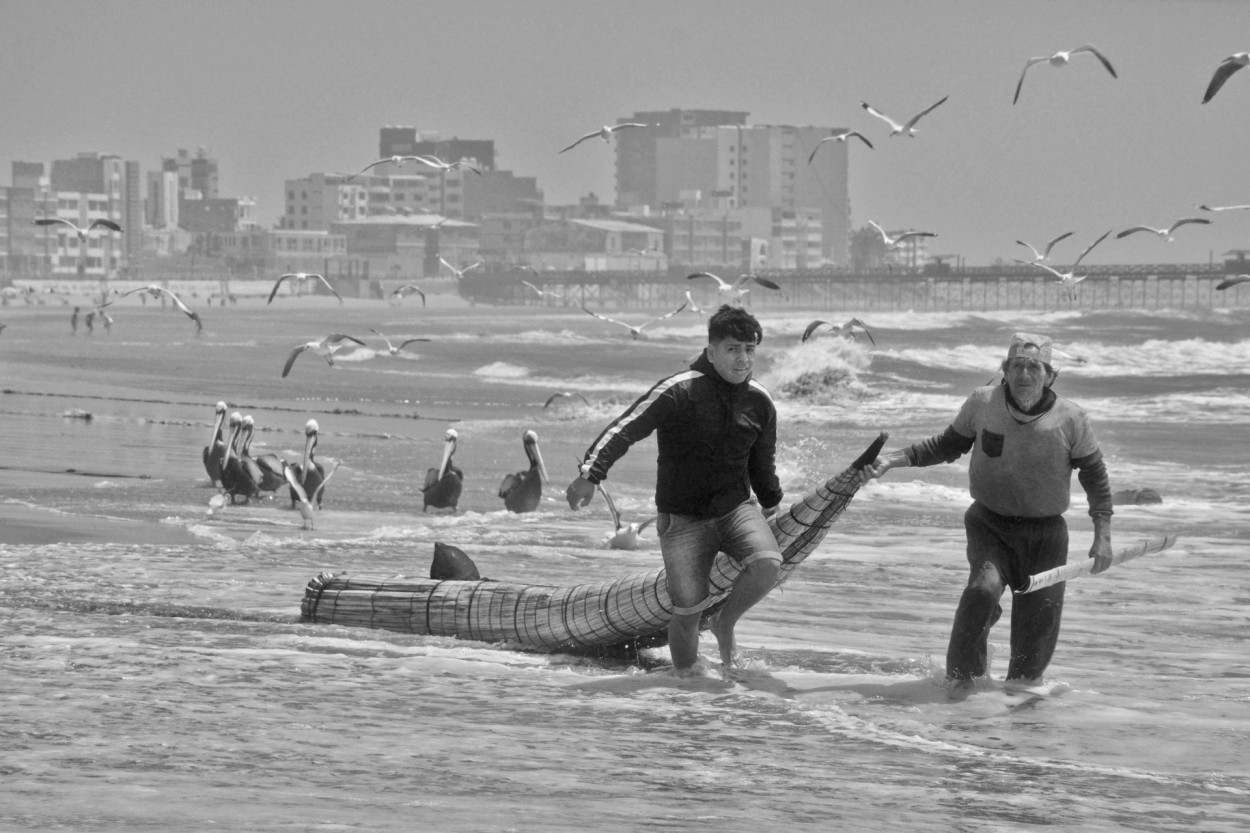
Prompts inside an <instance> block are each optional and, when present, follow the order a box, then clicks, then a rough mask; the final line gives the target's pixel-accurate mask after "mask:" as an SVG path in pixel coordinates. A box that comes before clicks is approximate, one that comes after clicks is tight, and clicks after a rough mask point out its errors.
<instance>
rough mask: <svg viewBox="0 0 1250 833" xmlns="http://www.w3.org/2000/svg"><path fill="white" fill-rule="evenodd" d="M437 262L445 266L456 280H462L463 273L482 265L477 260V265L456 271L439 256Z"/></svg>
mask: <svg viewBox="0 0 1250 833" xmlns="http://www.w3.org/2000/svg"><path fill="white" fill-rule="evenodd" d="M438 262H439V263H441V264H443V265H444V266H446V267H447V268H448V269H450V270H451V271H453V272H455V273H456V277H457V278H463V277H464V273H465V272H467V271H469V270H470V269H476V268H477V267H479V266H481V265H482V261H480V260H479V261H478V262H477V263H474V264H473V265H472V266H466V267H464V268H463V269H457V268H456V267H455V266H452V265H451V264H450V263H448V262H447V261H445V260H443V258H442V256H441V255H440V256H439V258H438Z"/></svg>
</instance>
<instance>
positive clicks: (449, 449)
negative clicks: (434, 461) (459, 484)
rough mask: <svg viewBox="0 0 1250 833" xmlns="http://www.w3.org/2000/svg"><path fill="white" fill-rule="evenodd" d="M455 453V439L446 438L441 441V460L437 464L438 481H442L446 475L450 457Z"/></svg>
mask: <svg viewBox="0 0 1250 833" xmlns="http://www.w3.org/2000/svg"><path fill="white" fill-rule="evenodd" d="M455 453H456V438H455V437H448V438H447V439H445V440H443V460H442V462H441V463H439V464H438V479H439V480H442V479H443V477H444V475H446V474H447V467H448V466H450V465H451V455H453V454H455Z"/></svg>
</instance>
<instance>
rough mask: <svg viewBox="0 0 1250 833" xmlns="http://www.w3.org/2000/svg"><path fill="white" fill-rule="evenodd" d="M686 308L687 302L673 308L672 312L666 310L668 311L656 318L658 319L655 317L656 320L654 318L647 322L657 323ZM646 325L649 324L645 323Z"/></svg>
mask: <svg viewBox="0 0 1250 833" xmlns="http://www.w3.org/2000/svg"><path fill="white" fill-rule="evenodd" d="M685 308H686V305H685V304H682V305H681V306H680V307H678V308H677V309H675V310H673V311H672V312H666V313H664V314H663V315H661V316H660V317H659V318H656V319H654V320H652V321H648V322H647V324H655V323H657V322H659V321H663V320H664V319H665V318H672V317H673V316H674V315H676V314H677V313H679V312H681V311H682V310H684V309H685ZM645 326H647V325H646V324H644V325H643V327H645ZM639 329H642V328H641V327H640V328H639Z"/></svg>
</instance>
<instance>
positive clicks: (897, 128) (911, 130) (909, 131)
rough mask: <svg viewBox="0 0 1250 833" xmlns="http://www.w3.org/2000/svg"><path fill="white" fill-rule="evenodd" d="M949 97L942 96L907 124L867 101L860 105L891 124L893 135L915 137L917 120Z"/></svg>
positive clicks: (872, 114) (891, 133)
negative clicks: (897, 120)
mask: <svg viewBox="0 0 1250 833" xmlns="http://www.w3.org/2000/svg"><path fill="white" fill-rule="evenodd" d="M948 98H950V96H946V95H944V96H942V100H941V101H939V102H938V103H937V104H932V105H930V106H929V107H928V108H926V109H924V110H921V111H920V112H919V113H917V114H916V115H914V116H912V117H911V118H910V119H908V120H907V122H906V123H905V124H899V123H898V122H896V121H895V120H894V119H892V118H890V117H889V116H887V115H886V114H885V113H882V112H881V111H879V110H877V109H875V108H874V107H873V106H872V105H871V104H869V103H868V102H867V101H861V102H860V103H859V105H860V106H861V107H863V108H864V109H865V110H867V111H868V114H869V115H871V116H876V117H877V118H879V119H881V120H882V121H883V122H885V123H886V124H888V125H889V126H890V135H891V136H897V135H899V134H900V133H901V134H903V135H904V136H912V137H914V136H915V135H916V122H918V121H920V119H921V118H923V117H924V116H927V115H928V114H929V113H932V112H933V111H934V110H936V109H937V108H938V107H939V106H940V105H942V104H944V103H945V102H946V99H948Z"/></svg>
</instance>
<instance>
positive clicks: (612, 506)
mask: <svg viewBox="0 0 1250 833" xmlns="http://www.w3.org/2000/svg"><path fill="white" fill-rule="evenodd" d="M595 488H596V489H598V490H599V494H601V495H603V501H604V503H606V504H607V505H608V511H609V512H611V513H612V525H613V526H614V527H616V528H617V529H618V530H619V529H620V528H621V513H620V511H619V510H618V509H617V508H616V502H615V501H613V500H612V495H610V494H608V490H607V489H605V488H603V484H602V483H596V484H595Z"/></svg>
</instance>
